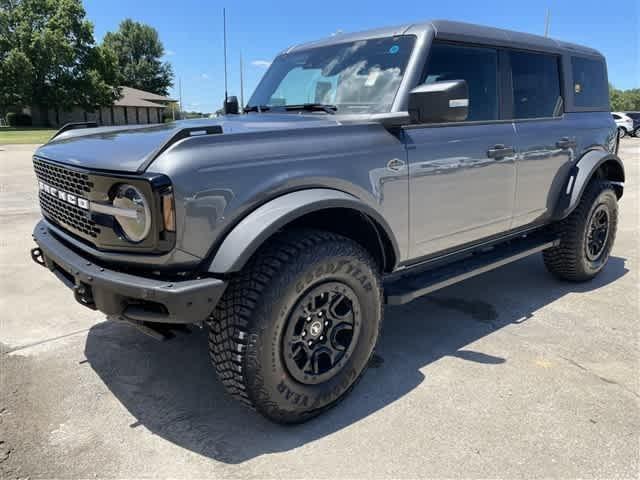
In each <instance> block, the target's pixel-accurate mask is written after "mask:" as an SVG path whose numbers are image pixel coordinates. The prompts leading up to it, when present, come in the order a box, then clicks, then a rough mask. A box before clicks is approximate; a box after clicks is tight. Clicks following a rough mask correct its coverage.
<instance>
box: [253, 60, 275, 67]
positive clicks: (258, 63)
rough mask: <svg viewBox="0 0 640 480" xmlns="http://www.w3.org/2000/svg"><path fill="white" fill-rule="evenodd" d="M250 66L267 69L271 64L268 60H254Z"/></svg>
mask: <svg viewBox="0 0 640 480" xmlns="http://www.w3.org/2000/svg"><path fill="white" fill-rule="evenodd" d="M251 65H253V66H254V67H260V68H269V65H271V62H270V61H269V60H254V61H253V62H251Z"/></svg>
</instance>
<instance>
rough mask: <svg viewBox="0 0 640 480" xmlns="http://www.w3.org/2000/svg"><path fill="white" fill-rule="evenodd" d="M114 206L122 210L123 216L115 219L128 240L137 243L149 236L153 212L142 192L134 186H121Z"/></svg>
mask: <svg viewBox="0 0 640 480" xmlns="http://www.w3.org/2000/svg"><path fill="white" fill-rule="evenodd" d="M113 206H114V207H117V208H121V209H122V214H116V215H115V219H116V220H117V222H118V224H119V225H120V228H121V229H122V233H123V234H124V236H125V237H126V238H127V240H129V241H131V242H135V243H137V242H141V241H142V240H144V239H145V238H146V237H147V235H149V231H150V230H151V210H150V208H149V204H148V203H147V200H146V199H145V198H144V195H143V194H142V192H141V191H140V190H138V189H137V188H136V187H134V186H133V185H126V184H125V185H120V186H119V187H118V190H116V195H115V197H114V199H113Z"/></svg>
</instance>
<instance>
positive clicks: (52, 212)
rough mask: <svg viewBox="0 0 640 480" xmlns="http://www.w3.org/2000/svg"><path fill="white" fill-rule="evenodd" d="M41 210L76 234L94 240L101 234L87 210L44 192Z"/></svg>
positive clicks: (41, 197) (41, 194)
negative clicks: (81, 234) (87, 236)
mask: <svg viewBox="0 0 640 480" xmlns="http://www.w3.org/2000/svg"><path fill="white" fill-rule="evenodd" d="M40 208H42V213H44V215H45V216H46V217H48V218H50V219H52V220H55V221H56V222H57V223H59V224H61V225H63V226H65V227H67V228H71V229H72V230H75V232H76V233H84V234H85V235H89V236H90V237H92V238H96V237H97V236H98V234H99V233H100V228H99V227H97V226H96V222H94V221H93V220H90V219H89V218H87V217H88V214H87V211H86V210H82V209H81V208H78V207H76V206H74V205H70V204H68V203H67V202H63V201H62V200H59V199H58V198H56V197H53V196H51V195H49V194H48V193H45V192H42V191H41V192H40Z"/></svg>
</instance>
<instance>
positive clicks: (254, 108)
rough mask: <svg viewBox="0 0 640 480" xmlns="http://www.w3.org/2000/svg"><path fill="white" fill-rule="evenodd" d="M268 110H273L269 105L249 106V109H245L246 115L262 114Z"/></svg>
mask: <svg viewBox="0 0 640 480" xmlns="http://www.w3.org/2000/svg"><path fill="white" fill-rule="evenodd" d="M268 110H271V107H270V106H268V105H249V106H248V107H245V108H244V113H247V112H258V113H262V112H266V111H268Z"/></svg>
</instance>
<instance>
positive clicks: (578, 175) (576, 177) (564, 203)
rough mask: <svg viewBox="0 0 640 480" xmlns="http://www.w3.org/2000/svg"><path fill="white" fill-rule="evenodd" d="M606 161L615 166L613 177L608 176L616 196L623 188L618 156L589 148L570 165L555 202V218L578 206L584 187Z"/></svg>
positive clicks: (622, 167)
mask: <svg viewBox="0 0 640 480" xmlns="http://www.w3.org/2000/svg"><path fill="white" fill-rule="evenodd" d="M607 162H612V163H613V165H615V166H616V169H617V172H616V175H615V178H609V180H610V181H611V183H613V184H614V186H615V187H616V193H617V195H618V198H620V197H621V196H622V192H623V190H624V179H625V173H624V165H623V163H622V160H621V159H620V157H618V156H617V155H616V154H614V153H610V152H607V151H603V150H591V151H589V152H587V153H585V154H584V155H583V156H582V157H581V158H580V160H578V162H577V163H576V164H575V165H574V166H573V167H571V169H570V170H569V175H568V178H567V181H566V182H565V183H564V188H563V190H562V191H561V192H560V198H559V200H558V203H557V204H556V211H555V214H554V219H555V220H561V219H563V218H566V217H567V216H568V215H569V214H571V212H572V211H573V210H574V209H575V208H576V207H577V206H578V203H580V199H581V198H582V194H583V193H584V190H585V188H587V185H588V184H589V182H590V181H591V179H592V178H593V176H594V175H595V174H596V172H597V171H598V169H599V168H600V167H601V166H602V165H604V164H605V163H607Z"/></svg>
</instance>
